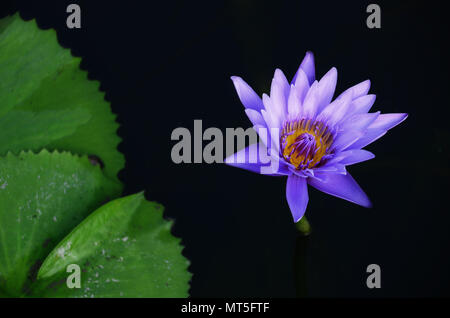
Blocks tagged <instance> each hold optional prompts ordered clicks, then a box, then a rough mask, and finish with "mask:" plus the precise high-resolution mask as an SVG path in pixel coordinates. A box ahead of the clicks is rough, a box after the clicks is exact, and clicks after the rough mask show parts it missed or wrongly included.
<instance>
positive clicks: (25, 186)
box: [0, 150, 120, 296]
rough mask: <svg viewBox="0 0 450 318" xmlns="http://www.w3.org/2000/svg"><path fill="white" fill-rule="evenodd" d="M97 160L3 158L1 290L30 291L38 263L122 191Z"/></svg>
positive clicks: (46, 154)
mask: <svg viewBox="0 0 450 318" xmlns="http://www.w3.org/2000/svg"><path fill="white" fill-rule="evenodd" d="M119 192H120V188H119V187H118V184H117V183H116V182H114V181H112V180H110V179H109V178H106V177H105V176H104V175H103V173H102V171H101V169H100V167H99V166H98V164H95V163H94V164H93V162H91V161H90V160H89V159H88V158H87V157H79V156H74V155H72V154H70V153H67V152H64V153H57V152H54V153H49V152H48V151H46V150H43V151H41V152H40V153H39V154H34V153H32V152H22V153H20V154H19V155H13V154H11V153H8V154H7V155H6V157H4V158H1V159H0V290H2V293H3V294H8V295H10V296H20V295H26V294H27V292H28V291H29V288H30V287H31V283H32V282H33V280H34V279H35V278H36V274H37V270H38V269H39V265H40V264H42V261H43V260H44V259H45V257H46V256H47V255H48V253H49V252H50V251H51V250H52V249H53V247H54V246H55V245H56V244H57V243H58V242H59V241H60V240H61V239H62V238H63V237H64V236H65V235H67V234H68V233H69V232H70V231H71V230H72V229H73V228H74V227H75V226H76V225H77V224H79V223H80V222H81V220H83V219H84V217H86V215H87V214H88V213H89V212H90V211H92V210H93V209H95V208H97V207H98V206H100V205H101V203H102V202H104V201H106V200H108V199H109V195H111V194H112V195H118V194H119Z"/></svg>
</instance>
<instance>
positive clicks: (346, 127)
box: [225, 52, 408, 222]
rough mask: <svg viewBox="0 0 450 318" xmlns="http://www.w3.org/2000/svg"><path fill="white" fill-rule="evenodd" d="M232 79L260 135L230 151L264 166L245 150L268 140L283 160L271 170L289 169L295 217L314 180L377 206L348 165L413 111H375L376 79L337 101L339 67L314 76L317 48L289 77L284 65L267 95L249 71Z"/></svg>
mask: <svg viewBox="0 0 450 318" xmlns="http://www.w3.org/2000/svg"><path fill="white" fill-rule="evenodd" d="M231 79H232V80H233V83H234V86H235V88H236V91H237V93H238V95H239V98H240V100H241V102H242V104H243V105H244V106H245V113H246V114H247V116H248V118H249V119H250V121H251V122H252V124H253V128H254V129H255V130H256V131H257V132H258V134H259V137H260V140H261V141H260V142H259V143H256V144H253V145H250V146H249V147H247V148H245V149H242V150H241V151H238V152H237V153H235V154H233V155H232V156H230V157H228V158H226V159H225V163H227V164H229V165H232V166H236V167H239V168H244V169H247V170H250V171H254V172H259V173H261V171H262V170H261V168H262V167H263V166H264V165H265V164H263V163H262V162H261V160H260V159H258V160H257V161H256V162H246V161H245V160H244V158H247V157H246V154H249V155H247V156H255V157H258V156H257V153H258V152H259V151H260V150H259V148H260V147H263V148H264V151H267V154H268V155H269V156H270V160H273V161H276V162H278V163H279V164H277V169H276V170H273V171H271V172H270V173H268V174H271V175H274V176H287V186H286V198H287V202H288V205H289V208H290V210H291V213H292V216H293V218H294V222H298V221H299V220H300V219H301V218H302V217H303V215H304V214H305V210H306V207H307V205H308V184H309V185H310V186H312V187H314V188H316V189H318V190H320V191H323V192H325V193H328V194H330V195H333V196H336V197H339V198H342V199H345V200H348V201H351V202H353V203H356V204H359V205H361V206H364V207H371V206H372V204H371V202H370V200H369V198H368V197H367V195H366V194H365V193H364V191H363V190H362V189H361V188H360V186H359V185H358V184H357V183H356V181H355V180H354V179H353V178H352V176H351V175H350V174H349V173H348V172H347V170H346V167H347V166H349V165H352V164H355V163H359V162H362V161H365V160H369V159H372V158H374V157H375V156H374V154H373V153H371V152H369V151H367V150H364V149H362V148H363V147H365V146H367V145H368V144H370V143H372V142H374V141H375V140H377V139H378V138H380V137H382V136H383V135H384V134H385V133H386V132H387V131H388V130H389V129H391V128H392V127H394V126H396V125H398V124H399V123H401V122H402V121H403V120H405V119H406V117H407V116H408V115H407V114H380V112H374V113H369V110H370V108H371V107H372V105H373V104H374V102H375V95H372V94H368V91H369V88H370V81H369V80H366V81H364V82H361V83H359V84H357V85H355V86H353V87H350V88H349V89H347V90H346V91H344V92H343V93H342V94H340V95H339V96H338V97H337V98H336V99H334V100H333V101H332V99H333V95H334V91H335V88H336V81H337V70H336V68H334V67H333V68H332V69H331V70H330V71H328V72H327V73H326V74H325V75H324V76H323V77H322V78H321V79H320V81H317V80H315V68H314V56H313V54H312V53H311V52H307V53H306V56H305V58H304V59H303V61H302V63H301V65H300V67H299V69H298V71H297V73H296V74H295V76H294V78H293V79H292V81H291V83H290V84H289V82H288V80H287V79H286V77H285V75H284V74H283V72H282V71H281V70H279V69H277V70H276V71H275V75H274V78H273V80H272V85H271V89H270V96H268V95H266V94H263V96H262V100H261V98H260V97H259V96H258V95H257V94H256V93H255V92H254V91H253V90H252V88H251V87H250V86H249V85H248V84H247V83H246V82H244V80H242V78H240V77H237V76H233V77H232V78H231ZM261 132H268V133H261Z"/></svg>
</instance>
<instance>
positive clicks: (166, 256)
mask: <svg viewBox="0 0 450 318" xmlns="http://www.w3.org/2000/svg"><path fill="white" fill-rule="evenodd" d="M162 212H163V208H162V206H161V205H159V204H157V203H154V202H149V201H146V200H145V198H144V195H143V194H142V193H138V194H135V195H130V196H127V197H124V198H120V199H116V200H114V201H111V202H109V203H107V204H105V205H104V206H102V207H100V208H99V209H97V210H96V211H95V212H93V213H92V214H91V215H89V216H88V217H87V218H86V219H85V220H84V221H83V222H82V223H81V224H80V225H78V226H77V227H76V228H75V229H74V230H73V231H72V232H71V233H70V234H69V235H68V236H67V237H66V238H64V239H63V240H62V241H61V243H60V244H58V246H56V247H55V248H54V249H53V251H52V252H51V253H50V255H49V256H48V257H47V258H46V259H45V261H44V263H43V265H42V267H41V268H40V270H39V273H38V280H37V282H36V287H35V288H34V290H33V294H34V295H40V296H42V295H44V296H45V297H186V296H188V289H189V280H190V278H191V274H190V273H189V272H188V271H187V267H188V266H189V261H188V260H187V259H185V258H184V257H183V256H182V255H181V251H182V246H181V245H180V239H178V238H175V237H174V236H172V234H171V233H170V229H171V226H172V222H169V221H166V220H164V219H163V217H162ZM71 264H76V265H78V266H79V267H80V269H81V275H80V276H81V277H80V278H81V288H72V289H71V288H69V287H68V286H67V284H66V279H67V277H68V276H69V275H70V273H69V274H68V273H67V272H66V269H67V267H68V266H69V265H71Z"/></svg>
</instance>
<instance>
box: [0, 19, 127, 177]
mask: <svg viewBox="0 0 450 318" xmlns="http://www.w3.org/2000/svg"><path fill="white" fill-rule="evenodd" d="M79 64H80V58H76V57H73V56H72V55H71V54H70V51H69V50H67V49H64V48H62V47H60V45H59V44H58V41H57V38H56V32H55V31H54V30H52V29H50V30H41V29H39V28H38V26H37V25H36V23H35V21H33V20H32V21H29V22H25V21H23V20H22V19H20V17H19V15H18V14H15V15H14V16H10V17H7V18H5V19H2V20H1V21H0V79H1V80H0V97H1V102H0V119H1V118H3V117H5V118H8V116H9V117H12V118H15V117H17V114H18V113H15V114H8V113H9V112H12V111H16V112H27V114H28V115H27V116H28V117H29V118H28V120H22V121H18V122H17V125H16V126H15V129H16V130H17V131H18V132H21V135H20V138H17V140H14V142H16V143H15V144H13V145H12V146H13V147H11V148H9V147H10V146H11V145H10V144H5V145H2V147H1V148H0V155H5V154H6V152H7V151H8V150H10V151H12V152H13V153H16V154H17V153H18V152H19V151H20V150H25V149H26V150H28V149H30V150H34V151H38V150H41V149H43V148H44V147H45V148H47V149H49V150H55V149H58V150H66V151H70V152H72V153H77V154H80V155H95V156H96V157H98V158H99V159H100V160H101V161H102V163H103V164H104V172H105V174H106V175H107V176H109V177H111V178H113V179H115V180H116V181H118V179H117V173H118V172H119V170H121V169H122V168H123V166H124V158H123V155H122V154H121V153H120V152H119V151H118V150H117V146H118V144H119V143H120V138H119V137H118V136H117V134H116V131H117V128H118V123H116V121H115V115H114V114H113V113H112V112H111V109H110V107H109V104H108V102H106V101H105V100H104V94H103V93H102V92H100V91H99V83H98V82H97V81H91V80H88V78H87V72H85V71H82V70H81V69H80V67H79ZM52 112H55V114H59V115H60V116H61V117H60V120H61V121H62V122H63V123H61V124H60V125H59V126H58V124H56V123H55V122H52V124H51V127H52V129H51V130H49V131H48V133H47V134H42V133H41V134H38V135H37V136H29V137H28V138H27V136H26V135H25V134H26V133H30V134H33V129H30V128H29V127H27V125H28V124H29V122H30V120H32V119H33V118H34V121H35V122H36V121H37V120H38V119H39V120H41V122H40V123H39V124H38V125H39V126H36V129H37V128H38V127H41V126H42V127H45V123H49V122H50V121H52V120H53V117H55V116H53V117H52V116H51V113H52ZM71 119H73V121H71ZM4 121H6V119H4ZM64 123H65V124H64ZM67 123H71V125H67ZM11 133H13V132H11V131H9V134H11ZM19 140H22V141H23V143H20V142H18V141H19ZM30 141H31V142H30Z"/></svg>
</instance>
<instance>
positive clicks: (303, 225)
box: [295, 216, 312, 236]
mask: <svg viewBox="0 0 450 318" xmlns="http://www.w3.org/2000/svg"><path fill="white" fill-rule="evenodd" d="M295 227H296V228H297V230H298V231H299V232H300V234H302V235H303V236H308V235H309V234H311V231H312V229H311V225H310V224H309V222H308V220H307V219H306V216H303V217H302V218H301V219H300V221H298V222H297V223H295Z"/></svg>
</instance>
